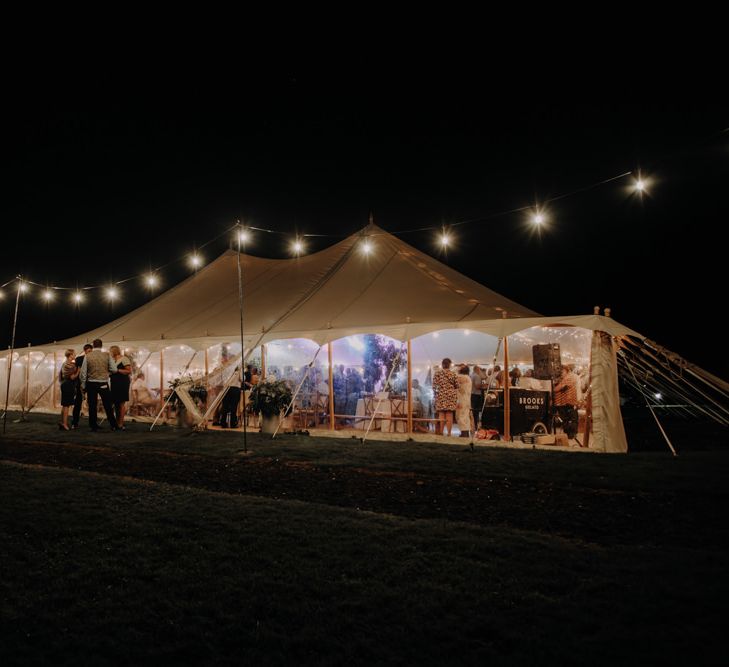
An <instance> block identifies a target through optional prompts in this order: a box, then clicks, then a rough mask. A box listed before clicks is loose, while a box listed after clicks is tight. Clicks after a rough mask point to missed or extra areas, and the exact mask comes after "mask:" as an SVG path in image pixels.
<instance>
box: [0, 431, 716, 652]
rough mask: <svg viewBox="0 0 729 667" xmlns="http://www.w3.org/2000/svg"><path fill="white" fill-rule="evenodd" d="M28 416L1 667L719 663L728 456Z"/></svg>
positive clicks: (14, 485)
mask: <svg viewBox="0 0 729 667" xmlns="http://www.w3.org/2000/svg"><path fill="white" fill-rule="evenodd" d="M32 419H33V421H31V422H29V423H23V424H8V434H7V436H6V437H5V438H3V439H0V573H1V576H0V661H1V662H2V664H3V665H4V664H119V663H125V664H129V663H131V664H138V663H149V662H160V661H170V662H175V663H178V664H200V663H217V664H233V663H235V664H240V663H252V664H284V663H287V664H288V663H316V664H341V663H343V662H350V663H355V664H370V663H399V664H408V663H424V664H484V662H489V661H493V662H495V663H496V664H530V665H531V664H560V665H563V664H585V663H593V664H611V665H615V664H625V663H629V664H657V663H662V664H685V663H687V662H690V663H691V664H701V663H704V664H721V663H723V662H724V660H723V658H722V656H723V657H724V658H725V656H726V649H725V647H724V643H725V641H724V635H723V631H724V627H725V625H726V622H725V618H726V600H727V594H728V593H729V576H728V575H727V573H726V562H727V556H728V555H729V554H728V553H727V547H726V543H728V542H729V539H727V538H729V535H727V531H728V528H727V522H726V519H725V517H726V510H727V508H728V507H729V503H728V502H727V499H728V498H727V497H728V495H729V488H728V487H727V473H729V455H727V453H725V452H724V451H712V452H688V453H686V454H685V455H682V456H680V457H679V458H678V459H673V458H671V457H670V456H668V455H665V454H663V453H643V454H637V455H629V456H595V455H580V454H579V453H575V454H571V453H565V454H561V453H556V452H539V451H509V450H508V449H507V448H484V449H477V450H476V451H475V452H471V451H470V450H469V449H468V448H467V447H462V448H461V447H453V446H439V445H436V444H415V443H375V442H370V443H367V444H366V445H365V446H362V445H360V444H358V443H357V442H356V441H347V440H342V441H338V440H329V439H313V438H306V437H304V436H286V437H284V438H282V439H281V440H280V441H279V440H278V439H277V441H274V442H271V441H270V440H265V439H263V438H261V437H260V436H257V435H252V436H251V437H250V439H249V446H250V448H251V450H252V453H251V454H250V455H247V456H243V455H242V454H241V452H240V451H239V450H240V449H241V442H240V440H241V439H240V436H236V435H233V434H224V435H220V434H196V435H192V436H190V435H186V432H184V431H177V430H174V429H170V428H164V429H162V430H161V431H160V432H159V433H153V434H151V435H150V434H149V432H148V431H147V430H146V429H145V428H144V427H142V426H141V425H132V427H131V429H130V430H129V431H127V432H124V433H106V434H104V433H99V434H91V433H88V432H87V431H83V430H82V431H79V432H74V433H61V432H59V431H53V430H52V420H51V421H47V419H50V418H40V417H33V418H32ZM460 519H466V520H460Z"/></svg>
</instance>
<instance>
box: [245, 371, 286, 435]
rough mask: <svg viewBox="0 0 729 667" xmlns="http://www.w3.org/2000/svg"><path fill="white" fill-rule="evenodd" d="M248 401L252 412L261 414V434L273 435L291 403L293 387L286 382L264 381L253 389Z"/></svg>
mask: <svg viewBox="0 0 729 667" xmlns="http://www.w3.org/2000/svg"><path fill="white" fill-rule="evenodd" d="M248 400H249V401H250V404H251V408H252V410H253V411H254V412H256V413H260V414H261V417H262V419H261V432H262V433H269V434H271V435H273V433H274V432H275V431H276V428H277V427H278V423H279V420H280V419H281V413H282V412H283V411H284V410H285V409H286V408H287V407H288V406H289V403H291V387H289V384H288V382H286V380H264V381H263V382H259V383H258V384H257V385H256V386H255V387H253V389H252V390H251V395H250V398H249V399H248Z"/></svg>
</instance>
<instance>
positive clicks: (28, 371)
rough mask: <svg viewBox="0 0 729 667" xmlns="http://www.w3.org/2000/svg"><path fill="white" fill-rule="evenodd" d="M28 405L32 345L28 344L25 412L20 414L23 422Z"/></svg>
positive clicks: (24, 398)
mask: <svg viewBox="0 0 729 667" xmlns="http://www.w3.org/2000/svg"><path fill="white" fill-rule="evenodd" d="M28 405H30V343H28V361H27V362H26V364H25V395H24V396H23V410H22V411H21V413H20V419H21V420H22V419H23V417H24V415H25V412H26V408H27V407H28Z"/></svg>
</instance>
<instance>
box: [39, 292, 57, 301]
mask: <svg viewBox="0 0 729 667" xmlns="http://www.w3.org/2000/svg"><path fill="white" fill-rule="evenodd" d="M41 296H42V297H43V301H45V302H46V303H48V302H50V301H53V296H54V294H53V290H50V289H46V290H43V294H42V295H41Z"/></svg>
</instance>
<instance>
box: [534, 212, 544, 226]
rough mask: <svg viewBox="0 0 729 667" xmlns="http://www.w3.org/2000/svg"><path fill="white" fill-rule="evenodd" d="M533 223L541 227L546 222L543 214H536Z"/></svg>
mask: <svg viewBox="0 0 729 667" xmlns="http://www.w3.org/2000/svg"><path fill="white" fill-rule="evenodd" d="M532 222H533V223H534V224H535V225H541V224H542V223H543V222H544V215H542V214H541V213H535V214H534V215H533V216H532Z"/></svg>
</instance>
